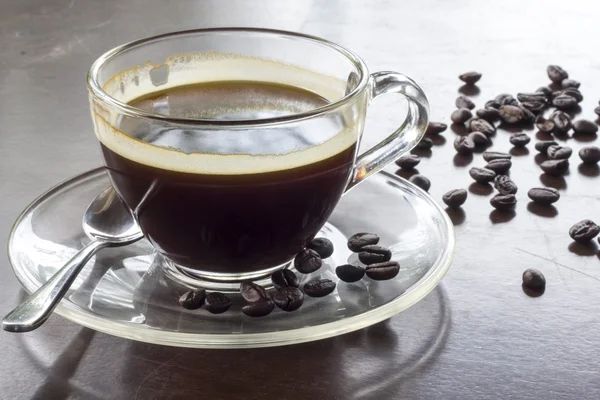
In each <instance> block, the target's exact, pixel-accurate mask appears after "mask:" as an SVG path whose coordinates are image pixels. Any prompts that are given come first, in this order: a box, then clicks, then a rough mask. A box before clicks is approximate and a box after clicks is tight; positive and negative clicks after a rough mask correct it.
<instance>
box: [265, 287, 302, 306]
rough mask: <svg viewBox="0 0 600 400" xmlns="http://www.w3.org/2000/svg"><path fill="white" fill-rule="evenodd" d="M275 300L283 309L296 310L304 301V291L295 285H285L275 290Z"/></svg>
mask: <svg viewBox="0 0 600 400" xmlns="http://www.w3.org/2000/svg"><path fill="white" fill-rule="evenodd" d="M273 302H274V303H275V305H276V306H277V307H279V308H281V309H282V310H283V311H296V310H297V309H299V308H300V306H301V305H302V303H304V293H302V291H301V290H300V289H298V288H296V287H293V286H288V287H284V288H281V289H279V290H277V291H276V292H275V294H274V295H273Z"/></svg>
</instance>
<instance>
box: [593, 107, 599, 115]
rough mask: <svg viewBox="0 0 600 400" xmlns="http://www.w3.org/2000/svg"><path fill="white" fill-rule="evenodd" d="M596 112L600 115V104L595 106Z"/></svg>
mask: <svg viewBox="0 0 600 400" xmlns="http://www.w3.org/2000/svg"><path fill="white" fill-rule="evenodd" d="M594 112H595V113H596V114H598V115H600V106H598V107H596V108H594Z"/></svg>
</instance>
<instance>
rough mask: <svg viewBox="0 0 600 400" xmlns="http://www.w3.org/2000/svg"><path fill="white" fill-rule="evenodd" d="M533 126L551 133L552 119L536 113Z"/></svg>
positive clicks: (552, 127) (552, 128)
mask: <svg viewBox="0 0 600 400" xmlns="http://www.w3.org/2000/svg"><path fill="white" fill-rule="evenodd" d="M535 126H536V128H538V129H539V130H540V132H544V133H551V132H552V131H553V130H554V121H553V120H552V119H546V118H544V116H543V115H538V116H537V117H536V118H535Z"/></svg>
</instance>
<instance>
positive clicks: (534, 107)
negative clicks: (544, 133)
mask: <svg viewBox="0 0 600 400" xmlns="http://www.w3.org/2000/svg"><path fill="white" fill-rule="evenodd" d="M545 106H546V103H542V102H541V101H524V102H523V103H521V107H525V108H526V109H527V110H529V111H531V112H532V113H536V114H537V113H539V112H540V111H542V110H543V109H544V107H545Z"/></svg>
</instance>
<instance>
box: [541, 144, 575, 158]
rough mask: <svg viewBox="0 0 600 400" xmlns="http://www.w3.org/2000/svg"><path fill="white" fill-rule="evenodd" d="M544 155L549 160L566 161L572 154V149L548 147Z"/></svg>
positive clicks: (567, 147)
mask: <svg viewBox="0 0 600 400" xmlns="http://www.w3.org/2000/svg"><path fill="white" fill-rule="evenodd" d="M546 154H547V155H548V158H550V159H551V160H566V159H567V158H569V157H571V154H573V149H572V148H570V147H569V146H550V147H548V150H547V151H546Z"/></svg>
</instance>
